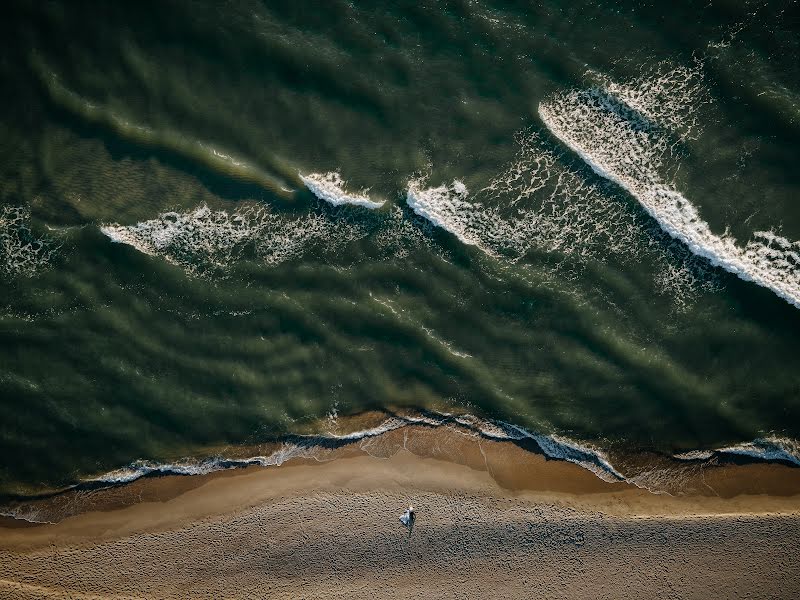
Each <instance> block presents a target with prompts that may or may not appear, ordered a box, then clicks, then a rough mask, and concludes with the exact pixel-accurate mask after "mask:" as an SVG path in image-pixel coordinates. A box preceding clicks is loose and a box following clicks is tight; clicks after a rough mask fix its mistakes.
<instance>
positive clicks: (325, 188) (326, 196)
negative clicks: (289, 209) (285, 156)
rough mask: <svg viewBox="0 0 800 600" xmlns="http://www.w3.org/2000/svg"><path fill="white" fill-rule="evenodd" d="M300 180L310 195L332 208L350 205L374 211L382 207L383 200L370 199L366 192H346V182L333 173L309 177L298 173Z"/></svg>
mask: <svg viewBox="0 0 800 600" xmlns="http://www.w3.org/2000/svg"><path fill="white" fill-rule="evenodd" d="M300 179H301V180H302V182H303V184H305V186H306V187H307V188H308V189H309V191H310V192H311V193H312V194H314V195H315V196H316V197H317V198H319V199H320V200H324V201H325V202H328V203H329V204H331V205H333V206H342V205H344V204H352V205H355V206H363V207H364V208H372V209H375V208H380V207H381V206H383V205H384V201H383V200H381V201H380V202H378V201H375V200H372V199H370V197H369V196H367V192H366V191H363V192H360V193H358V194H352V193H349V192H347V191H346V190H345V186H346V185H347V182H346V181H344V180H343V179H342V176H341V175H340V174H339V173H337V172H335V171H333V172H330V173H311V174H310V175H303V174H302V173H300Z"/></svg>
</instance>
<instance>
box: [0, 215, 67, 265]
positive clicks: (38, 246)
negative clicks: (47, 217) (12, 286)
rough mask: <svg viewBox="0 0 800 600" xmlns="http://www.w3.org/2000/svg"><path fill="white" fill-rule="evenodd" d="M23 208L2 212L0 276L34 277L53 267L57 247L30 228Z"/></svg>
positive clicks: (0, 220)
mask: <svg viewBox="0 0 800 600" xmlns="http://www.w3.org/2000/svg"><path fill="white" fill-rule="evenodd" d="M29 223H30V213H29V212H28V210H27V209H26V208H24V207H17V206H4V207H2V208H0V274H6V275H27V276H30V275H33V274H34V273H36V271H38V270H39V269H41V268H43V267H45V266H47V265H48V264H49V263H50V260H51V259H52V257H53V255H54V253H55V252H56V251H57V249H58V246H57V245H56V244H55V243H54V242H53V240H51V239H49V238H47V237H42V236H37V235H36V234H35V233H34V232H33V231H32V230H31V228H30V224H29Z"/></svg>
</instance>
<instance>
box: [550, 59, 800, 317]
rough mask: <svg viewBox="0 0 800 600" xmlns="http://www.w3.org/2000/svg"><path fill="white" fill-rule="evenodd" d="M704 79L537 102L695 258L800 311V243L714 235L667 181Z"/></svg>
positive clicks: (686, 76)
mask: <svg viewBox="0 0 800 600" xmlns="http://www.w3.org/2000/svg"><path fill="white" fill-rule="evenodd" d="M698 78H699V74H698V71H697V70H696V69H695V70H693V69H688V68H684V67H682V68H678V69H673V70H671V71H667V72H666V73H665V74H663V75H661V76H659V77H653V78H645V79H643V80H642V81H638V82H634V83H633V84H630V85H616V84H613V83H611V82H605V83H604V84H601V85H597V86H594V87H590V88H588V89H585V90H572V91H569V92H566V93H562V94H558V95H556V96H554V97H553V98H551V99H549V100H548V101H546V102H543V103H542V104H540V105H539V116H540V117H541V119H542V121H543V122H544V124H545V125H546V126H547V128H548V129H549V130H550V132H551V133H552V134H553V135H554V136H555V137H557V138H558V139H559V140H560V141H561V142H563V143H564V144H565V145H566V146H567V147H569V148H570V149H571V150H573V151H574V152H575V153H576V154H577V155H578V156H580V157H581V159H583V160H584V161H585V162H586V164H587V165H589V166H590V167H591V168H592V170H594V171H595V172H596V173H597V174H598V175H600V176H601V177H604V178H606V179H608V180H609V181H612V182H614V183H616V184H617V185H619V186H620V187H622V188H623V189H625V190H626V191H627V192H628V193H630V194H631V195H632V196H633V197H634V198H636V199H637V200H638V201H639V203H640V204H641V205H642V207H643V208H644V209H645V210H646V211H647V213H648V214H650V216H652V217H653V218H654V219H655V220H656V222H657V223H658V224H659V225H660V227H661V228H662V229H663V230H664V231H665V232H666V233H668V234H669V235H670V236H671V237H673V238H674V239H677V240H679V241H680V242H682V243H683V244H685V245H686V247H687V248H688V249H689V250H690V251H691V252H692V253H694V254H696V255H697V256H700V257H703V258H705V259H707V260H708V261H709V262H711V264H713V265H714V266H719V267H721V268H723V269H725V270H726V271H729V272H730V273H733V274H735V275H737V276H738V277H740V278H741V279H743V280H745V281H749V282H753V283H756V284H758V285H760V286H763V287H765V288H767V289H769V290H771V291H773V292H774V293H775V294H777V295H778V296H779V297H780V298H783V299H784V300H786V301H787V302H789V303H790V304H792V305H793V306H795V307H798V308H800V242H792V241H790V240H787V239H786V238H783V237H781V236H779V235H777V234H775V233H774V232H756V233H755V234H754V236H753V239H752V240H750V241H749V242H748V243H747V244H746V246H745V247H744V248H742V247H740V246H738V245H737V244H736V240H735V239H733V238H732V237H730V236H728V235H717V234H715V233H713V232H712V231H711V229H710V227H709V225H708V224H707V223H706V222H705V221H703V219H702V218H701V217H700V213H699V211H698V210H697V208H696V207H695V206H694V205H693V204H692V203H691V202H690V201H689V200H688V199H687V198H686V197H685V196H683V195H682V194H681V193H680V192H678V191H677V190H676V189H674V188H673V186H672V185H671V184H669V183H667V181H666V180H665V178H664V175H663V174H662V170H663V168H664V166H665V163H666V162H667V159H668V158H670V154H671V152H672V149H673V147H674V141H675V137H676V136H677V137H680V136H681V135H686V133H687V132H689V131H691V128H692V126H693V125H694V119H695V117H696V110H695V109H696V107H697V104H698V103H699V102H700V99H699V96H700V92H699V90H701V87H700V84H699V83H698Z"/></svg>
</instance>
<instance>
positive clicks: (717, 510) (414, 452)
mask: <svg viewBox="0 0 800 600" xmlns="http://www.w3.org/2000/svg"><path fill="white" fill-rule="evenodd" d="M345 440H346V438H345ZM338 442H339V444H338V445H334V446H332V447H329V448H322V447H311V449H312V451H309V452H304V453H299V454H294V453H292V452H289V453H287V454H286V458H285V460H280V461H278V462H276V463H275V464H273V465H270V466H261V465H260V464H247V463H244V464H241V465H237V466H232V467H228V468H221V469H218V470H213V471H210V472H207V473H199V474H174V473H165V474H162V473H159V472H154V473H151V474H146V475H142V476H139V477H136V478H135V479H132V480H130V481H121V482H119V483H115V484H108V485H96V486H95V485H90V486H88V487H83V486H80V485H79V486H75V487H74V488H68V489H66V490H63V491H59V492H56V493H53V494H48V495H44V496H40V497H31V498H20V499H18V500H16V501H13V502H10V503H8V504H6V508H5V509H4V510H5V511H6V512H5V514H3V515H2V516H0V530H4V529H5V530H7V529H18V528H28V527H36V526H39V525H52V524H55V523H58V522H60V521H63V520H64V519H68V518H72V517H75V516H78V515H82V514H84V513H87V512H98V511H101V512H108V511H114V510H118V509H124V508H126V507H129V506H133V505H135V504H137V503H142V502H168V501H170V500H172V499H174V498H177V497H179V496H181V495H182V494H185V493H188V492H191V491H193V490H195V489H197V488H201V487H203V486H205V485H206V484H208V483H210V482H213V481H215V480H217V479H225V480H236V478H237V477H239V476H242V475H248V476H250V475H253V476H256V475H254V474H260V475H257V476H258V477H265V478H278V479H280V478H281V477H282V475H281V473H282V472H283V471H285V470H287V469H294V468H296V467H301V466H304V467H309V468H310V467H313V468H316V469H324V467H325V466H326V465H330V464H333V463H337V462H339V461H343V460H344V461H351V460H353V459H357V458H359V457H361V458H364V457H372V458H375V459H383V460H386V459H390V458H392V457H394V456H396V455H397V454H399V453H401V452H405V453H408V454H410V455H411V456H414V457H416V458H417V459H418V460H435V461H439V462H442V463H444V464H452V465H454V466H455V465H458V466H465V467H467V468H469V469H470V470H472V471H475V472H485V473H486V474H487V475H488V477H489V480H491V484H492V486H494V488H495V489H496V491H497V492H498V493H501V492H502V493H503V494H506V495H508V494H511V495H514V496H519V495H528V496H531V497H542V498H544V497H549V496H552V497H554V498H558V499H559V501H561V502H565V503H567V504H569V505H574V506H581V507H594V508H597V507H601V506H602V507H603V510H606V511H610V513H612V514H617V515H619V516H632V515H635V514H639V513H641V514H647V515H679V514H685V513H697V514H723V513H725V514H727V513H731V512H736V513H741V514H766V513H791V512H794V510H795V509H797V510H800V468H797V467H795V466H794V465H792V464H789V463H784V462H778V461H754V460H749V461H748V460H746V459H744V460H743V459H742V458H739V460H736V459H735V458H730V459H728V460H726V461H719V460H712V461H710V462H709V461H686V462H676V461H674V460H670V459H669V458H667V457H664V456H660V455H655V454H643V455H641V456H638V457H636V459H637V460H638V461H639V462H638V464H636V463H634V462H632V461H631V460H630V459H629V463H628V464H627V466H628V468H632V469H636V470H638V471H641V472H643V473H645V477H631V478H629V479H625V480H617V481H609V480H608V479H607V478H601V477H600V476H598V475H597V473H596V472H593V471H591V470H589V469H587V468H586V466H584V465H581V464H576V463H575V462H571V461H569V460H564V459H552V458H550V457H548V456H547V455H544V454H542V452H541V451H538V452H537V448H536V447H534V446H535V445H534V444H533V443H531V442H530V441H529V440H497V439H487V438H485V437H482V436H480V435H477V434H475V432H472V431H469V430H466V429H463V428H458V427H453V426H437V427H430V426H427V425H425V424H412V425H404V426H402V427H398V428H396V429H390V430H387V431H384V432H382V433H380V434H378V435H375V436H372V437H368V438H360V439H355V440H353V441H350V442H348V441H344V442H342V441H341V440H338ZM258 449H259V450H262V451H264V450H268V451H269V452H271V453H272V454H271V455H274V454H280V453H281V452H282V450H281V447H280V445H278V444H271V445H264V446H260V447H259V448H258ZM240 451H241V452H245V450H244V449H240ZM235 460H236V459H231V462H234V461H235ZM245 460H251V459H245ZM645 478H646V481H647V482H648V483H651V484H652V483H653V482H655V484H656V486H657V487H656V489H655V490H654V489H653V487H650V486H646V485H640V484H639V483H638V481H639V480H642V479H645ZM236 481H238V480H236ZM89 483H90V484H94V481H90V482H89ZM376 485H379V484H378V480H376ZM452 487H453V488H456V487H457V486H452Z"/></svg>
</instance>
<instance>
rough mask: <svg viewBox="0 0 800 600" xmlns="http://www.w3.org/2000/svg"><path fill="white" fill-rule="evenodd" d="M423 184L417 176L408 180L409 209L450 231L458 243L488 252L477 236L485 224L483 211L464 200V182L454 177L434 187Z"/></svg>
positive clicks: (407, 196) (407, 201) (465, 191)
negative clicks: (447, 182)
mask: <svg viewBox="0 0 800 600" xmlns="http://www.w3.org/2000/svg"><path fill="white" fill-rule="evenodd" d="M423 185H424V184H423V182H422V181H421V180H412V181H411V182H409V184H408V190H407V192H406V203H407V204H408V206H409V207H410V208H411V210H413V211H414V212H415V213H416V214H418V215H419V216H420V217H422V218H423V219H427V220H428V221H430V222H431V223H432V224H433V225H435V226H436V227H441V228H442V229H444V230H445V231H448V232H450V233H452V234H453V235H454V236H456V238H458V240H459V241H460V242H461V243H463V244H467V245H469V246H477V247H479V248H481V249H482V250H484V251H487V252H490V250H489V249H488V248H487V247H486V246H485V245H484V244H483V243H482V239H481V236H480V230H482V229H485V228H486V219H487V215H486V213H485V210H484V208H483V206H481V205H480V204H473V203H471V202H468V201H467V197H468V196H469V192H468V191H467V186H465V185H464V184H463V183H462V182H461V181H458V180H455V181H453V182H452V183H451V184H449V185H440V186H438V187H430V188H425V187H423Z"/></svg>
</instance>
